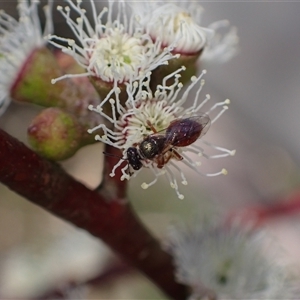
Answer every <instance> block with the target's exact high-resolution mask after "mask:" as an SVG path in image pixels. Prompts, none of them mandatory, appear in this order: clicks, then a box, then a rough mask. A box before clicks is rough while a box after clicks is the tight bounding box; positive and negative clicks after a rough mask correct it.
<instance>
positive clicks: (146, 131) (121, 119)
mask: <svg viewBox="0 0 300 300" xmlns="http://www.w3.org/2000/svg"><path fill="white" fill-rule="evenodd" d="M184 69H185V68H184V67H182V68H181V69H179V70H177V71H175V72H173V73H172V74H170V75H168V76H166V77H165V78H164V79H163V82H162V84H161V85H158V86H157V88H156V90H155V91H154V92H152V90H151V88H150V82H151V73H148V74H147V75H146V76H145V77H143V78H141V79H139V80H138V81H134V82H129V83H128V84H127V85H126V87H127V88H126V91H127V95H128V99H127V101H126V103H125V106H121V105H120V101H119V98H118V95H119V93H120V90H119V89H118V87H116V88H115V95H116V99H112V98H110V99H109V102H110V105H111V106H112V111H113V112H115V113H114V114H113V116H112V117H109V116H107V115H106V114H105V113H104V112H103V104H100V105H99V106H97V107H93V106H90V109H91V110H94V111H96V112H98V113H99V114H101V115H102V116H103V117H105V118H108V119H109V121H110V122H111V123H112V124H113V127H114V129H113V130H112V129H110V128H109V127H107V126H106V125H104V124H100V125H98V126H96V127H95V128H93V129H91V130H90V131H89V132H90V133H92V132H93V131H95V130H99V129H102V130H103V132H104V134H103V135H102V136H100V135H97V136H96V139H98V140H99V141H101V142H103V143H106V144H109V145H112V146H114V147H116V148H119V149H120V150H121V151H122V153H123V157H121V158H120V160H119V162H118V163H117V164H116V165H115V167H114V169H113V170H112V173H111V176H114V175H115V170H116V169H117V168H122V177H121V180H123V179H129V178H130V176H131V175H132V174H133V172H134V174H135V175H136V174H137V173H138V172H139V171H140V170H141V168H142V167H146V168H149V169H150V170H151V171H152V172H153V174H154V180H153V181H152V182H150V183H143V184H142V188H144V189H147V188H148V187H150V186H151V185H153V184H154V183H155V182H156V181H157V179H158V177H159V176H161V175H166V176H167V178H168V180H169V182H170V185H171V187H172V188H174V189H175V191H176V193H177V196H178V197H179V198H180V199H183V198H184V196H183V195H182V194H181V193H180V192H179V187H178V183H177V179H176V177H175V175H174V173H173V171H172V168H174V169H175V170H177V171H178V172H179V173H180V176H181V183H182V184H184V185H186V184H187V180H186V177H185V175H184V173H183V171H182V168H179V167H178V163H179V160H180V161H181V162H182V163H183V164H184V165H186V166H188V167H189V168H191V169H193V170H194V171H196V172H197V173H198V174H201V175H206V176H216V175H220V174H226V170H225V169H222V170H220V171H218V172H216V173H209V174H204V173H202V172H201V171H200V170H199V169H198V167H199V166H200V165H201V161H194V160H192V159H191V158H190V157H189V153H196V154H197V155H198V156H200V157H202V156H203V157H206V158H220V157H226V156H230V155H234V153H235V151H234V150H233V151H230V150H227V149H224V148H221V147H216V146H213V145H211V144H208V143H207V142H205V141H203V140H202V139H201V140H199V142H200V143H201V142H202V143H204V144H206V145H210V146H211V147H213V148H215V149H216V150H218V151H219V152H220V153H219V154H217V155H212V156H209V155H207V154H206V153H204V150H203V147H201V145H198V144H194V143H189V142H188V141H187V140H189V139H192V138H193V137H194V136H195V135H196V139H197V138H198V137H200V136H203V135H204V134H205V133H206V131H207V129H208V127H209V124H210V123H212V124H213V123H214V122H215V121H216V120H217V119H218V118H219V117H220V116H221V115H222V114H223V112H224V111H225V110H227V108H228V106H227V105H228V104H229V103H230V101H229V100H228V99H227V100H225V101H224V102H220V103H217V104H215V105H213V106H212V107H210V108H209V109H206V110H205V105H206V104H207V102H208V101H209V100H210V95H206V97H205V99H204V100H203V101H200V103H199V95H200V92H201V90H202V87H203V85H204V79H203V75H204V74H205V73H206V71H205V70H204V71H202V73H201V75H200V76H198V77H192V78H191V84H190V85H189V87H188V88H187V89H186V90H185V91H184V92H183V94H182V95H180V92H181V90H182V88H183V84H182V83H180V74H179V73H180V72H181V71H182V70H184ZM170 81H172V82H173V83H172V84H168V82H170ZM193 89H195V90H196V91H195V92H196V96H195V99H194V102H193V104H192V106H191V107H189V108H187V109H185V108H184V104H185V103H186V102H187V100H188V97H189V94H190V92H191V91H192V90H193ZM219 108H221V109H219ZM218 109H219V110H218ZM213 115H214V116H213ZM192 118H193V120H196V121H194V122H195V123H191V122H189V121H187V122H183V123H182V124H183V125H179V127H178V129H176V130H175V132H174V130H173V131H172V132H173V133H172V134H173V136H172V137H171V136H170V135H171V133H168V132H167V131H166V129H167V128H168V127H169V126H170V125H172V124H173V123H174V122H176V121H177V120H191V119H192ZM194 125H195V126H194ZM182 126H185V128H182ZM181 130H184V131H186V132H185V134H184V136H183V137H180V139H181V140H179V141H174V139H173V140H172V138H173V137H174V136H176V135H178V134H179V133H180V131H181ZM197 133H198V135H197ZM149 137H150V139H149ZM159 137H160V138H159ZM157 138H159V139H160V141H161V144H162V145H161V146H160V145H157ZM147 139H148V141H149V144H148V146H150V147H154V149H153V151H154V155H153V157H151V158H150V157H149V156H147V155H146V156H145V154H143V152H142V147H141V143H143V141H145V140H147ZM151 139H152V140H151ZM185 141H187V144H188V145H187V146H186V147H183V146H182V143H184V144H186V142H185ZM178 145H179V146H178ZM180 145H181V146H180ZM132 147H136V149H137V150H136V151H135V156H134V157H133V158H132V159H131V158H130V152H129V151H134V150H133V149H132ZM145 151H147V149H146V150H145ZM146 154H147V153H146ZM124 160H127V161H128V163H127V164H125V166H124V164H123V162H124ZM134 161H135V162H136V163H137V164H139V167H137V168H136V167H135V166H134V163H131V162H134ZM132 167H133V168H132ZM171 167H172V168H171Z"/></svg>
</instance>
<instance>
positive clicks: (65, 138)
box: [27, 108, 94, 160]
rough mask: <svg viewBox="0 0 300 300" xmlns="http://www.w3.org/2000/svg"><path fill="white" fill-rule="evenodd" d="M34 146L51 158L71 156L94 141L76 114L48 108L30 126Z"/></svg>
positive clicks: (30, 138) (59, 158)
mask: <svg viewBox="0 0 300 300" xmlns="http://www.w3.org/2000/svg"><path fill="white" fill-rule="evenodd" d="M27 133H28V140H29V143H30V145H31V146H32V148H33V149H34V150H35V151H36V152H37V153H39V154H40V155H42V156H43V157H46V158H48V159H51V160H63V159H66V158H69V157H71V156H72V155H73V154H74V153H75V152H76V151H77V150H78V149H79V148H80V147H81V146H83V145H86V144H90V143H93V142H94V138H93V136H91V135H89V134H88V133H87V132H86V128H84V127H83V126H82V125H81V124H80V123H79V122H78V120H77V118H76V117H75V116H73V115H72V114H70V113H67V112H64V111H63V110H61V109H59V108H47V109H45V110H43V111H42V112H41V113H40V114H39V115H37V116H36V117H35V118H34V119H33V120H32V122H31V124H30V126H29V128H28V132H27Z"/></svg>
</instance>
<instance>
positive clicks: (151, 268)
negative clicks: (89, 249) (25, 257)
mask: <svg viewBox="0 0 300 300" xmlns="http://www.w3.org/2000/svg"><path fill="white" fill-rule="evenodd" d="M0 166H1V167H0V181H1V182H3V183H4V184H5V185H7V186H8V187H9V188H10V189H12V190H13V191H15V192H17V193H18V194H20V195H22V196H23V197H25V198H27V199H28V200H29V201H31V202H33V203H35V204H37V205H39V206H41V207H42V208H44V209H46V210H48V211H49V212H51V213H53V214H55V215H57V216H59V217H61V218H62V219H64V220H66V221H69V222H71V223H72V224H74V225H76V226H78V227H80V228H83V229H85V230H87V231H88V232H90V233H91V234H93V235H94V236H96V237H98V238H100V239H101V240H103V241H104V242H106V243H107V244H108V245H109V246H110V247H111V248H112V249H113V250H114V251H115V252H117V253H118V254H119V255H121V257H123V258H124V259H125V260H126V261H128V262H129V263H130V264H131V265H133V266H135V267H136V268H138V269H139V270H140V271H141V272H143V273H144V274H146V275H147V276H148V277H149V278H150V279H151V280H152V281H153V282H154V283H155V284H156V285H157V286H158V287H160V288H161V290H162V291H163V292H165V294H166V295H169V296H170V297H171V298H172V299H178V300H179V299H180V300H182V299H185V298H186V296H187V290H186V287H185V286H183V285H181V284H178V283H176V282H175V279H174V267H173V264H172V258H171V256H170V255H169V254H167V253H166V252H164V251H163V250H162V249H161V246H160V244H159V243H158V241H157V240H156V239H154V238H153V237H152V236H151V235H150V233H149V232H148V231H147V229H146V228H145V227H144V226H143V224H142V223H141V222H140V221H139V220H138V218H137V217H136V215H135V213H134V212H133V211H132V209H131V207H130V205H129V204H128V203H126V202H124V201H118V199H117V198H116V199H109V201H108V200H107V199H106V198H105V197H104V196H103V195H102V194H99V193H97V192H96V191H91V190H89V189H87V188H86V187H85V186H84V185H83V184H81V183H79V182H77V181H75V180H74V179H73V178H72V177H71V176H69V175H67V174H66V173H65V172H64V171H63V170H62V169H61V168H60V167H59V166H58V165H57V164H55V163H52V162H49V161H47V160H45V159H43V158H41V157H39V156H38V155H37V154H36V153H35V152H33V151H31V150H30V149H28V148H27V147H26V146H25V145H24V144H22V143H21V142H19V141H18V140H16V139H15V138H13V137H11V136H10V135H9V134H7V133H6V132H4V131H3V130H0ZM116 196H118V193H117V194H116ZM41 225H42V224H41Z"/></svg>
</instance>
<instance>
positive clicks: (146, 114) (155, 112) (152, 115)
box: [121, 99, 176, 144]
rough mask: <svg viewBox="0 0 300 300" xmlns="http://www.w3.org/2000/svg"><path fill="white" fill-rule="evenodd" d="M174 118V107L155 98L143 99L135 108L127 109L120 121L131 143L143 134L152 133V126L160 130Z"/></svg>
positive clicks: (140, 138) (142, 137)
mask: <svg viewBox="0 0 300 300" xmlns="http://www.w3.org/2000/svg"><path fill="white" fill-rule="evenodd" d="M174 119H176V115H175V114H174V109H172V106H167V105H166V103H165V101H157V100H155V99H152V100H147V101H143V102H141V104H140V105H139V106H138V107H137V108H134V109H129V110H128V112H127V113H126V114H125V115H124V116H123V118H122V121H121V122H122V123H123V124H124V125H125V126H123V127H124V129H125V132H123V134H124V135H125V136H126V137H130V139H132V141H131V142H132V143H133V144H134V143H140V142H141V141H142V140H143V139H144V137H145V136H147V135H149V134H152V133H154V132H153V130H152V128H154V129H155V130H156V131H157V132H162V131H164V130H165V129H166V128H167V127H168V126H169V125H170V123H171V122H172V121H173V120H174ZM149 124H151V126H152V128H151V127H150V126H149Z"/></svg>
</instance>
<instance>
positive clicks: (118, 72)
mask: <svg viewBox="0 0 300 300" xmlns="http://www.w3.org/2000/svg"><path fill="white" fill-rule="evenodd" d="M143 52H144V46H143V45H142V44H141V40H140V39H138V38H135V37H132V36H129V35H128V34H125V33H123V32H121V31H120V29H118V28H115V29H113V30H110V32H109V34H108V35H107V36H105V37H103V38H101V39H99V40H98V41H97V43H96V45H95V48H94V51H93V54H92V56H91V58H90V66H91V67H92V68H94V69H95V70H96V72H97V73H98V74H100V76H101V77H104V79H105V80H107V79H108V80H113V79H116V78H115V77H116V76H118V77H120V78H118V80H122V81H126V80H128V79H129V78H130V77H131V76H132V75H134V74H135V72H137V70H138V69H139V68H140V66H141V64H142V60H143Z"/></svg>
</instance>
